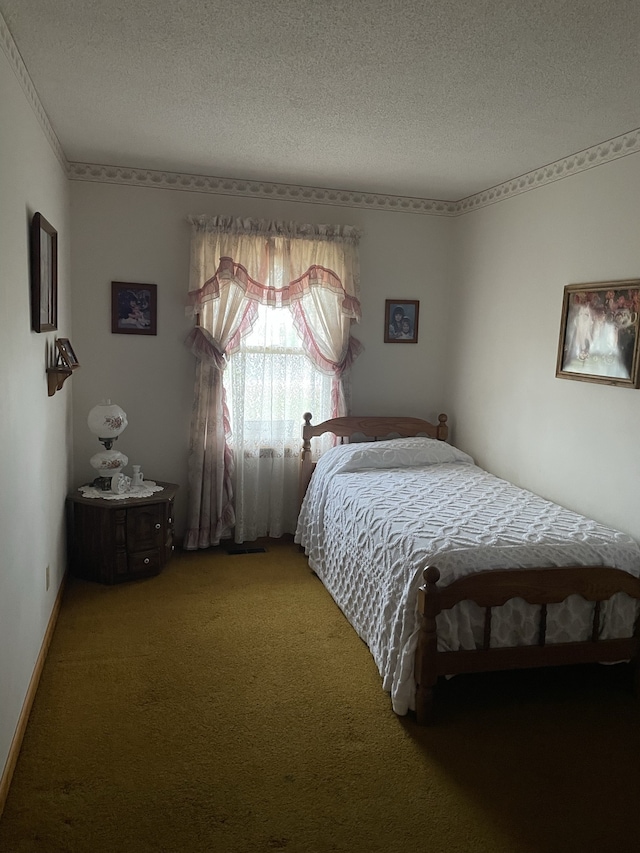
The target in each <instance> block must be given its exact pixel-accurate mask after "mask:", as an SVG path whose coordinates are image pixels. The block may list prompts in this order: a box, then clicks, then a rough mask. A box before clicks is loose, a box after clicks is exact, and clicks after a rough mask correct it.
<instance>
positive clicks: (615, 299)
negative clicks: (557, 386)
mask: <svg viewBox="0 0 640 853" xmlns="http://www.w3.org/2000/svg"><path fill="white" fill-rule="evenodd" d="M639 315H640V279H629V280H624V281H596V282H590V283H587V284H568V285H566V287H565V289H564V298H563V302H562V318H561V323H560V341H559V343H558V359H557V364H556V376H557V377H559V378H561V379H578V380H582V381H583V382H602V383H605V384H607V385H620V386H623V387H627V388H637V387H638V385H639V384H640V371H639V369H638V363H639V360H640V348H639V334H638V318H639Z"/></svg>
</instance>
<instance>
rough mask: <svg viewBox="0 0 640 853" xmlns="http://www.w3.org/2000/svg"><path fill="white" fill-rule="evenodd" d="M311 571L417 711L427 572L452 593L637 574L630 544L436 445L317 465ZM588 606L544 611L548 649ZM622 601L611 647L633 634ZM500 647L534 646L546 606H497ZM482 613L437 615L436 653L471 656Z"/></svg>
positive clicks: (414, 444)
mask: <svg viewBox="0 0 640 853" xmlns="http://www.w3.org/2000/svg"><path fill="white" fill-rule="evenodd" d="M295 541H296V542H298V543H299V544H301V545H302V546H303V547H304V549H305V552H306V554H307V556H308V558H309V564H310V565H311V567H312V568H313V570H314V571H315V572H316V573H317V575H318V577H319V578H320V579H321V580H322V582H323V583H324V585H325V586H326V588H327V589H328V591H329V592H330V593H331V595H332V596H333V598H334V599H335V601H336V603H337V604H338V605H339V607H340V608H341V609H342V611H343V612H344V614H345V616H346V617H347V619H348V620H349V621H350V622H351V624H352V625H353V627H354V628H355V629H356V631H357V632H358V634H359V635H360V637H361V638H362V639H363V640H364V641H365V642H366V643H367V645H368V646H369V649H370V650H371V653H372V655H373V657H374V660H375V662H376V664H377V666H378V669H379V671H380V674H381V676H382V679H383V686H384V689H385V690H387V691H388V692H389V693H390V694H391V699H392V705H393V709H394V711H395V712H396V713H398V714H405V713H406V712H407V710H408V709H409V708H413V707H414V705H413V702H414V693H415V683H414V680H413V659H414V655H415V649H416V645H417V637H418V614H417V590H418V587H419V586H420V583H421V580H422V575H421V569H423V568H424V567H425V566H427V565H429V564H432V565H436V566H437V567H438V569H439V570H440V573H441V583H442V584H443V585H446V584H448V583H450V582H452V581H453V580H455V579H456V578H459V577H461V576H462V575H464V574H467V573H469V572H472V571H479V570H486V569H503V568H534V567H536V566H562V565H584V566H590V565H591V566H602V565H606V566H614V567H616V568H619V569H623V570H624V571H627V572H630V573H631V574H634V575H638V576H640V546H638V544H637V543H636V542H635V541H634V540H633V539H632V538H631V537H629V536H627V535H626V534H624V533H621V532H620V531H617V530H613V529H612V528H609V527H605V526H604V525H602V524H599V523H598V522H596V521H593V520H591V519H588V518H585V517H583V516H581V515H578V514H577V513H574V512H570V511H569V510H567V509H564V508H562V507H560V506H558V505H556V504H553V503H551V502H549V501H547V500H544V499H543V498H540V497H538V496H536V495H534V494H532V493H531V492H527V491H525V490H523V489H520V488H518V487H516V486H514V485H512V484H511V483H508V482H506V481H504V480H500V479H499V478H497V477H494V476H493V475H491V474H489V473H487V472H486V471H484V470H482V469H481V468H478V467H477V466H476V465H474V464H473V460H472V459H471V457H470V456H468V455H467V454H465V453H463V452H462V451H460V450H457V449H456V448H454V447H452V446H451V445H448V444H446V443H444V442H440V441H436V440H434V439H428V438H405V439H394V440H392V441H385V442H376V443H374V442H365V443H362V444H349V445H342V446H340V447H335V448H333V449H332V450H330V451H328V452H327V453H325V454H324V455H323V456H322V457H321V458H320V460H319V462H318V464H317V466H316V470H315V472H314V475H313V477H312V480H311V483H310V485H309V488H308V490H307V494H306V496H305V499H304V502H303V505H302V509H301V511H300V516H299V519H298V527H297V531H296V536H295ZM592 607H593V605H590V604H589V603H588V602H585V601H584V600H583V599H581V598H579V597H578V596H573V597H572V598H571V599H568V601H567V602H564V603H563V604H560V605H550V606H549V608H548V623H547V641H548V642H566V641H571V640H582V639H586V638H587V637H588V635H589V632H590V628H591V618H592V612H593V610H592ZM636 607H637V606H636V603H635V602H634V601H632V600H631V599H629V598H628V597H627V596H625V595H618V596H616V597H615V599H612V600H611V602H609V603H608V604H607V605H606V606H605V607H603V613H602V634H601V636H602V637H603V638H607V637H618V636H629V635H631V633H632V632H633V623H634V619H635V615H636ZM493 615H494V618H493V620H492V645H496V646H500V645H503V646H505V645H506V646H511V645H518V644H525V643H526V644H530V643H532V642H535V636H536V632H537V626H538V608H533V607H531V606H529V605H527V604H526V603H525V602H524V601H522V600H513V601H511V602H508V603H507V604H506V605H505V606H504V607H501V608H495V610H494V614H493ZM482 631H483V611H482V610H481V609H480V608H478V607H477V605H475V604H473V603H471V602H465V603H463V604H460V605H458V606H457V607H456V608H453V609H452V610H450V611H447V612H444V613H442V614H440V616H439V617H438V645H439V648H441V649H445V650H447V649H448V650H455V649H459V648H475V647H476V646H477V645H479V644H480V643H481V642H482Z"/></svg>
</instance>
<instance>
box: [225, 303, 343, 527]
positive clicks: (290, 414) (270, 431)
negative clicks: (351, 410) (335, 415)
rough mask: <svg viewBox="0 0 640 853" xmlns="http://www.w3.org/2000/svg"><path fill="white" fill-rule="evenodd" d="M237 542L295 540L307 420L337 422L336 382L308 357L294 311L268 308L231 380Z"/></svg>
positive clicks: (234, 358)
mask: <svg viewBox="0 0 640 853" xmlns="http://www.w3.org/2000/svg"><path fill="white" fill-rule="evenodd" d="M224 385H225V389H226V392H227V403H228V407H229V414H230V426H231V434H230V437H229V446H230V448H231V450H232V453H233V458H234V463H235V465H234V474H233V478H232V480H233V487H234V494H235V504H234V508H235V516H236V521H235V540H236V542H244V541H245V540H252V539H257V538H258V537H259V536H267V535H268V536H272V537H278V536H282V534H283V533H293V532H295V527H296V521H297V517H298V509H299V507H298V482H299V474H300V446H301V437H300V436H301V429H302V415H303V413H304V412H307V411H309V412H313V415H314V419H315V420H318V421H320V420H324V419H325V418H329V417H330V416H331V400H332V393H331V392H332V385H333V377H332V376H331V375H327V374H325V373H321V372H320V371H319V370H318V368H317V367H315V365H314V364H313V362H312V361H311V359H310V358H309V357H308V356H307V354H306V353H305V351H304V349H303V346H302V340H301V338H300V336H299V334H298V332H297V330H296V328H295V326H294V323H293V317H292V315H291V312H290V310H289V309H288V308H270V307H268V306H265V305H260V306H259V308H258V315H257V320H256V323H255V325H254V326H253V328H252V329H251V331H250V332H249V333H248V334H247V335H246V336H245V337H243V338H242V341H241V343H240V348H239V349H238V350H237V352H234V353H233V354H232V355H231V356H230V358H229V365H228V367H227V370H226V372H225V375H224Z"/></svg>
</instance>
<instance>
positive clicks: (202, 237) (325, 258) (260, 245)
mask: <svg viewBox="0 0 640 853" xmlns="http://www.w3.org/2000/svg"><path fill="white" fill-rule="evenodd" d="M188 221H189V222H190V223H191V225H192V228H193V234H192V242H191V268H190V278H189V294H188V299H187V312H188V313H193V314H200V313H202V311H203V309H204V306H205V305H206V304H207V303H208V302H210V301H211V300H214V299H218V298H219V296H220V292H221V290H222V289H223V288H224V287H225V286H231V285H233V286H235V287H236V288H238V289H239V290H240V291H241V292H242V294H243V296H244V298H247V299H250V300H252V301H256V302H259V303H261V304H263V305H271V306H274V307H279V306H285V305H292V304H293V303H294V302H296V301H298V300H300V299H302V298H303V297H304V296H305V295H308V294H309V293H310V292H311V291H312V290H314V289H317V288H320V289H323V290H325V291H331V292H332V293H334V294H335V296H336V297H337V299H338V300H339V306H340V310H341V312H342V313H343V314H344V315H345V316H346V317H348V318H350V319H352V320H355V321H358V320H359V319H360V270H359V262H358V252H357V247H358V242H359V240H360V236H361V232H360V231H359V230H358V229H356V228H354V227H352V226H350V225H303V224H298V223H295V222H277V221H273V222H269V221H266V220H253V219H234V218H232V217H223V216H218V217H207V216H190V217H188Z"/></svg>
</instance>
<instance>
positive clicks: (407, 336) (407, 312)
mask: <svg viewBox="0 0 640 853" xmlns="http://www.w3.org/2000/svg"><path fill="white" fill-rule="evenodd" d="M419 310H420V302H419V301H418V300H417V299H386V300H385V303H384V342H385V344H417V343H418V311H419Z"/></svg>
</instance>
